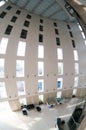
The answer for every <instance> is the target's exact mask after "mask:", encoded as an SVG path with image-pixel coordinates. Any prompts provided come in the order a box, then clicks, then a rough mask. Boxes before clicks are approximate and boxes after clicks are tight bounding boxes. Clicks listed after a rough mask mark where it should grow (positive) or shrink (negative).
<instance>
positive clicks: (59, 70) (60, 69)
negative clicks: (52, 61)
mask: <svg viewBox="0 0 86 130" xmlns="http://www.w3.org/2000/svg"><path fill="white" fill-rule="evenodd" d="M58 75H63V63H61V62H58Z"/></svg>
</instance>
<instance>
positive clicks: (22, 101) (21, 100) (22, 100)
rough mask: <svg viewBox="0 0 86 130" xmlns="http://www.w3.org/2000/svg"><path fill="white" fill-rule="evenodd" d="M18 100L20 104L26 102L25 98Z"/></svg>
mask: <svg viewBox="0 0 86 130" xmlns="http://www.w3.org/2000/svg"><path fill="white" fill-rule="evenodd" d="M19 102H20V104H21V105H26V104H27V102H26V98H20V99H19Z"/></svg>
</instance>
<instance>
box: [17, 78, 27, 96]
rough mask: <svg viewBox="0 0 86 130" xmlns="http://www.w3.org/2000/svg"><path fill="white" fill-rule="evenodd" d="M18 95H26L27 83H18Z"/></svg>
mask: <svg viewBox="0 0 86 130" xmlns="http://www.w3.org/2000/svg"><path fill="white" fill-rule="evenodd" d="M17 89H18V95H25V82H24V81H17Z"/></svg>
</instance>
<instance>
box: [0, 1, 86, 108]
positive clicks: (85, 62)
mask: <svg viewBox="0 0 86 130" xmlns="http://www.w3.org/2000/svg"><path fill="white" fill-rule="evenodd" d="M8 5H11V4H10V3H8V4H6V5H4V6H3V7H1V8H0V12H2V11H6V12H7V15H6V16H5V17H4V18H3V19H2V18H0V39H1V38H2V37H7V38H9V43H8V46H7V51H6V55H0V57H1V58H2V57H3V58H5V77H4V78H3V79H2V78H0V82H2V81H4V82H5V84H6V91H7V95H8V98H7V99H6V100H8V101H9V103H10V105H11V106H12V107H13V108H12V109H13V110H15V109H18V108H19V98H21V96H20V97H19V96H18V92H17V87H16V81H17V80H24V81H25V89H26V95H25V96H23V97H25V98H26V100H27V103H32V102H34V103H36V104H37V103H38V95H39V94H40V93H39V92H38V79H41V78H43V79H44V92H43V93H42V94H43V95H44V102H46V99H47V98H49V97H56V96H57V92H58V91H62V96H63V97H72V93H73V88H74V77H75V74H74V73H75V72H74V55H73V50H74V48H73V46H72V42H71V40H72V39H73V40H74V41H75V43H76V48H75V49H76V50H77V51H78V55H79V75H77V76H78V77H79V83H78V87H77V90H78V93H77V95H76V96H85V95H86V80H85V77H86V69H85V66H86V58H85V55H86V45H85V43H84V40H83V37H82V35H81V32H80V30H79V28H78V25H77V23H66V22H63V21H55V20H50V19H47V18H42V17H40V16H37V15H34V14H30V13H28V12H27V11H26V10H23V9H20V8H18V7H17V6H15V5H11V6H12V9H11V10H10V11H7V10H6V7H7V6H8ZM17 9H19V10H21V14H20V15H19V16H18V15H16V14H15V12H16V10H17ZM27 14H30V15H31V16H32V17H31V19H30V20H29V21H30V26H29V27H28V28H26V27H24V26H23V23H24V21H25V19H26V15H27ZM14 15H16V16H17V17H18V19H17V21H16V22H15V23H12V22H11V21H10V20H11V18H12V17H13V16H14ZM40 18H42V19H43V20H44V23H43V32H42V34H43V43H39V41H38V38H39V33H40V31H39V25H40V22H39V21H40ZM53 22H56V23H57V25H58V27H57V28H58V31H59V36H58V37H59V38H60V42H61V45H60V48H62V50H63V66H64V71H63V75H62V76H59V75H58V65H57V63H58V59H57V48H58V46H57V45H56V34H55V30H54V29H55V27H54V25H53ZM67 24H69V25H70V27H71V31H72V33H73V36H74V37H73V38H71V37H70V35H69V30H68V28H67ZM7 25H12V26H13V29H12V32H11V34H10V35H6V34H4V32H5V30H6V28H7ZM22 29H25V30H28V34H27V38H26V39H22V38H20V33H21V30H22ZM19 41H25V42H26V52H25V57H17V47H18V42H19ZM38 45H44V59H43V60H42V61H44V76H43V77H38V70H37V67H38V61H39V59H38ZM17 59H21V60H24V61H25V76H24V77H22V78H21V77H18V78H17V77H16V60H17ZM60 77H62V78H63V87H62V89H61V90H58V89H57V78H60ZM82 88H83V89H82ZM15 98H17V100H15ZM10 99H11V101H10ZM0 100H3V99H0ZM13 102H14V103H13ZM13 104H14V105H13ZM15 104H16V106H17V107H16V108H15Z"/></svg>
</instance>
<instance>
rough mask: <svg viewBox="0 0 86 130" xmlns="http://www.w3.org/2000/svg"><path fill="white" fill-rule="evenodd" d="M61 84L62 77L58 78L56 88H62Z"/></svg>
mask: <svg viewBox="0 0 86 130" xmlns="http://www.w3.org/2000/svg"><path fill="white" fill-rule="evenodd" d="M62 84H63V79H62V78H58V81H57V88H58V89H61V88H62Z"/></svg>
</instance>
